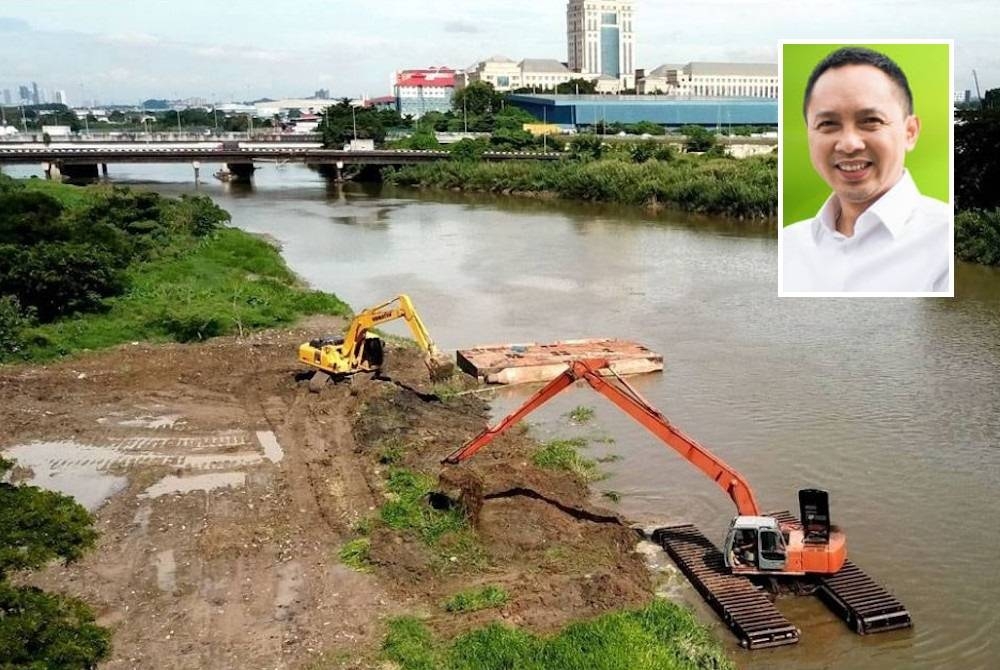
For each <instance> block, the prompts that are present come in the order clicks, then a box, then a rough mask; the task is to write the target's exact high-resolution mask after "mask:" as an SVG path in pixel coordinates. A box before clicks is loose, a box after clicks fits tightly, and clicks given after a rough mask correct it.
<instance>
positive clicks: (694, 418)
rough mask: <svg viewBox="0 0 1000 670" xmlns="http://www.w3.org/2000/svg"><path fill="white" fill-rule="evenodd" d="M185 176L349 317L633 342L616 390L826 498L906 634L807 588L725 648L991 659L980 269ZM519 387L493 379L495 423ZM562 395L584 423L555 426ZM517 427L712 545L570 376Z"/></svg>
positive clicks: (997, 446) (628, 220) (258, 180)
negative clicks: (858, 621)
mask: <svg viewBox="0 0 1000 670" xmlns="http://www.w3.org/2000/svg"><path fill="white" fill-rule="evenodd" d="M213 171H214V167H213V166H202V174H203V175H206V174H208V175H210V174H211V173H212V172H213ZM9 172H10V173H11V174H15V175H17V174H27V173H29V171H28V170H21V171H14V170H10V171H9ZM112 179H113V180H114V181H119V182H125V183H129V182H130V183H136V184H142V185H145V186H147V187H150V188H153V189H155V190H158V191H160V192H163V193H170V194H177V193H187V192H193V191H194V190H195V188H196V186H195V184H194V183H193V175H192V171H191V168H190V167H188V166H183V167H182V166H112ZM197 188H198V190H199V191H201V192H203V193H207V194H208V195H211V196H212V197H213V198H215V199H216V200H217V202H219V204H220V205H222V206H223V207H224V208H226V209H227V210H229V211H230V212H231V213H232V215H233V224H234V225H235V226H237V227H239V228H242V229H245V230H248V231H251V232H255V233H266V234H268V235H270V236H272V237H273V238H275V239H276V240H278V241H279V242H280V243H281V245H282V247H283V253H284V256H285V258H286V260H287V262H288V263H289V265H290V266H291V268H292V269H293V270H294V271H295V272H297V273H298V274H299V275H300V276H302V277H303V278H304V279H305V280H306V281H308V282H309V283H310V284H311V285H312V286H314V287H315V288H318V289H323V290H329V291H334V292H336V293H337V294H338V295H339V296H340V297H341V298H343V299H344V300H346V301H347V302H348V303H349V304H350V305H352V306H353V307H354V308H355V309H360V308H362V307H365V306H368V305H370V304H375V303H377V302H380V301H382V300H383V299H386V298H389V297H391V296H393V295H395V294H396V293H400V292H406V293H408V294H410V296H411V297H412V298H413V300H414V302H415V304H416V306H417V308H418V309H419V310H420V313H421V315H422V316H423V318H424V320H425V322H426V323H427V324H428V327H429V329H430V330H431V334H432V335H433V336H434V337H435V339H436V340H437V342H438V343H439V345H440V346H441V347H442V348H444V349H449V350H454V349H456V348H461V347H465V346H471V345H476V344H490V343H503V342H525V341H548V340H555V339H567V338H578V337H599V336H618V337H624V338H632V339H636V340H638V341H640V342H642V343H644V344H646V345H648V346H649V347H651V348H653V349H654V350H656V351H658V352H660V353H662V354H663V355H664V358H665V362H666V366H665V371H664V373H663V374H656V375H648V376H645V377H641V378H637V379H635V380H634V385H635V386H636V387H637V388H638V389H639V390H640V391H641V392H642V393H643V394H644V395H645V396H646V397H647V399H649V400H650V401H651V402H652V403H653V404H654V405H655V406H657V407H658V408H659V409H660V410H661V411H663V412H664V413H665V414H666V415H667V416H668V417H669V418H670V419H671V420H672V421H673V422H674V423H676V424H677V425H678V426H680V427H681V428H682V429H683V430H684V431H685V432H686V433H688V434H689V435H691V436H693V437H695V438H697V439H699V440H700V441H702V442H703V443H704V444H705V445H707V446H708V447H709V448H711V449H712V450H713V451H715V452H716V453H717V454H719V455H720V456H721V457H722V458H723V459H725V460H726V461H727V462H728V463H730V464H731V465H733V466H734V467H736V468H737V469H738V470H740V471H741V472H742V473H743V475H744V476H745V477H746V478H747V479H748V480H749V481H750V482H751V484H752V485H753V487H754V490H755V492H756V495H757V498H758V500H759V501H760V503H761V505H762V506H763V507H764V508H765V509H794V508H795V505H796V497H795V496H796V491H797V490H798V489H799V488H804V487H819V488H824V489H827V490H828V491H829V492H830V501H831V514H832V516H833V520H834V522H835V523H838V524H839V525H841V526H842V527H843V528H844V529H845V530H846V531H847V534H848V542H849V552H850V555H851V557H852V558H853V560H854V561H855V562H856V563H857V564H858V565H860V566H861V567H862V568H863V569H865V570H866V571H867V572H868V573H869V574H871V575H872V576H873V577H875V579H876V580H877V581H880V582H882V583H884V584H885V585H886V586H888V587H889V588H890V590H892V591H893V592H894V593H895V594H896V595H897V596H898V597H899V599H900V600H901V601H902V602H903V603H904V604H906V605H907V606H908V608H909V609H910V612H911V614H912V615H913V618H914V622H915V626H914V628H913V629H912V630H911V631H905V632H893V633H887V634H884V635H876V636H870V637H864V638H863V637H859V636H856V635H854V634H853V633H851V632H850V631H849V630H848V629H847V627H846V626H844V624H843V623H841V622H840V621H839V620H838V619H836V618H834V616H833V615H832V614H830V613H829V612H828V611H827V610H826V608H825V607H823V606H822V605H821V604H820V603H819V602H818V601H816V600H815V599H812V598H799V599H789V600H782V601H779V607H780V609H782V611H783V612H784V613H785V614H786V616H788V618H789V619H790V620H791V621H793V622H794V623H795V624H796V625H798V626H799V627H800V628H801V629H802V641H801V642H800V643H799V644H798V645H796V646H794V647H790V648H782V649H777V650H765V651H761V652H753V653H745V652H736V653H735V658H736V659H737V661H738V663H739V665H740V666H741V667H747V668H770V667H782V668H897V667H899V668H902V667H907V668H945V667H954V668H987V667H996V666H995V665H994V664H995V663H996V662H997V661H996V659H997V658H1000V614H998V609H1000V524H998V522H997V512H998V511H1000V505H998V503H997V494H998V482H1000V270H995V269H988V268H982V267H978V266H973V265H967V264H958V267H957V288H956V291H957V294H958V296H959V297H958V298H956V299H953V300H948V299H791V298H786V299H779V298H777V297H776V284H777V276H776V275H777V263H776V254H777V246H776V242H775V241H774V239H773V234H772V233H771V231H770V230H769V229H764V228H760V229H755V228H754V227H753V226H748V225H745V224H736V223H732V222H725V221H712V220H707V221H706V220H689V219H688V218H687V217H684V216H678V215H668V214H662V213H661V214H660V215H658V216H654V215H649V214H646V213H644V212H642V211H639V210H635V209H621V208H614V207H602V206H580V205H576V204H573V203H557V202H537V201H525V200H517V199H510V198H491V197H485V196H483V197H469V196H464V195H460V194H450V193H445V194H436V195H431V194H419V193H416V192H413V191H392V190H389V189H384V190H364V189H361V188H358V187H356V186H351V187H348V188H341V187H339V186H335V185H328V184H326V182H325V181H324V179H323V178H322V177H320V176H319V175H318V174H316V173H315V172H312V171H310V170H307V169H306V168H304V167H301V166H292V165H289V166H273V165H270V166H264V167H263V168H262V169H260V170H259V171H258V172H257V174H256V177H255V183H254V185H253V187H246V186H239V185H233V184H222V183H219V182H216V181H214V180H212V179H211V178H209V180H208V181H207V182H205V181H203V183H202V184H201V185H200V186H198V187H197ZM397 326H398V324H397ZM387 330H389V331H390V332H396V333H399V334H405V329H399V328H397V327H396V326H393V327H390V328H387ZM289 355H292V354H291V352H290V354H289ZM533 390H534V389H533V388H510V389H505V390H503V391H501V392H499V393H498V394H497V395H496V399H495V401H494V412H495V414H496V415H498V416H499V415H502V414H504V413H506V412H507V411H509V410H510V409H512V408H513V407H515V406H516V405H517V404H519V403H520V402H521V401H523V400H524V399H525V398H526V397H527V395H529V394H530V393H531V392H532V391H533ZM578 405H584V406H587V407H591V408H593V409H594V410H595V417H594V419H593V420H591V421H590V422H588V423H586V424H585V425H573V424H572V423H571V422H570V421H569V419H568V418H567V416H566V414H567V413H568V412H569V411H570V410H571V409H573V408H574V407H576V406H578ZM531 421H532V422H533V424H534V426H535V428H534V430H535V432H536V434H537V435H538V436H539V437H540V438H542V439H549V438H554V437H573V436H583V437H587V438H589V439H590V442H591V446H590V447H588V449H587V451H588V453H589V455H591V456H593V457H599V456H604V455H609V454H614V455H616V456H618V457H619V458H618V460H615V461H612V462H608V463H606V464H603V465H602V466H601V467H602V468H603V470H604V471H605V472H606V473H607V474H608V476H607V478H606V479H604V480H602V481H599V482H597V483H596V484H594V487H595V489H596V490H597V491H598V492H604V491H614V492H617V493H619V494H620V502H618V503H617V507H618V508H619V509H620V510H621V511H622V512H623V513H624V514H625V515H626V516H628V517H629V518H630V519H633V520H635V521H637V522H639V523H641V524H642V525H644V526H647V527H652V526H655V525H657V524H659V525H663V524H666V523H670V522H680V521H690V522H693V523H695V524H697V525H698V526H699V527H701V528H702V529H703V530H704V531H705V532H706V534H707V535H709V536H710V537H711V538H712V539H713V540H715V541H716V542H721V540H722V536H723V533H724V530H725V527H726V525H727V523H728V521H729V519H730V517H731V515H732V513H733V508H732V504H731V502H730V501H729V500H728V499H727V498H726V497H725V496H724V495H723V494H722V493H721V492H720V491H719V490H718V489H717V488H715V486H714V485H713V484H711V483H710V482H708V481H707V480H705V479H704V478H703V477H702V476H701V475H700V474H699V473H698V472H697V471H695V470H694V469H693V468H692V467H691V466H689V465H687V464H686V463H685V462H684V461H683V460H682V459H680V458H679V457H678V456H677V455H676V454H674V453H673V452H671V451H668V450H667V449H665V448H664V447H663V446H661V445H660V444H659V443H658V442H657V441H656V440H655V439H654V438H652V437H650V436H648V435H647V434H646V433H645V432H644V431H643V429H642V428H640V427H639V426H638V425H636V424H634V423H633V422H632V421H631V420H630V419H628V418H627V417H625V416H624V415H623V414H620V413H619V412H618V410H616V409H615V408H614V407H613V406H612V405H610V403H608V402H606V401H605V400H604V399H603V398H601V397H600V396H599V395H597V394H595V393H594V392H592V391H590V390H589V389H586V388H579V389H572V390H571V391H570V392H567V393H564V394H563V395H562V396H561V397H558V398H556V399H555V400H554V401H553V402H551V403H549V404H548V405H547V406H546V407H544V408H543V409H542V410H540V411H539V412H537V413H536V415H534V416H533V417H531ZM457 446H459V445H456V447H457ZM608 505H609V506H612V505H614V504H613V503H611V502H610V501H609V502H608ZM689 591H690V593H689V594H688V595H689V596H690V598H691V600H692V602H693V603H694V604H695V606H696V607H697V608H698V609H699V611H701V613H702V615H703V619H704V620H705V621H706V622H714V621H715V619H714V616H713V615H711V613H710V612H709V611H708V610H707V609H706V608H704V606H703V605H700V603H699V602H698V598H697V597H696V596H695V595H694V593H693V591H691V590H690V589H689ZM720 634H721V635H722V637H724V638H726V639H729V636H728V633H726V632H725V631H724V630H722V631H720Z"/></svg>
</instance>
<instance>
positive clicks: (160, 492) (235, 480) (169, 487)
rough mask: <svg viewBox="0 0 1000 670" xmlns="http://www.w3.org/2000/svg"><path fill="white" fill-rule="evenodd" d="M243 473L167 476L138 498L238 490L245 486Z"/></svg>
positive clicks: (245, 480)
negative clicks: (192, 492)
mask: <svg viewBox="0 0 1000 670" xmlns="http://www.w3.org/2000/svg"><path fill="white" fill-rule="evenodd" d="M246 483H247V473H245V472H208V473H205V474H201V475H189V476H187V477H177V476H176V475H169V476H167V477H164V478H163V479H161V480H160V481H158V482H156V483H155V484H153V485H152V486H150V487H149V488H148V489H146V490H145V491H143V492H142V493H140V494H139V497H140V498H159V497H160V496H165V495H170V494H172V493H190V492H191V491H205V492H206V493H207V492H209V491H212V490H214V489H219V488H240V487H242V486H246Z"/></svg>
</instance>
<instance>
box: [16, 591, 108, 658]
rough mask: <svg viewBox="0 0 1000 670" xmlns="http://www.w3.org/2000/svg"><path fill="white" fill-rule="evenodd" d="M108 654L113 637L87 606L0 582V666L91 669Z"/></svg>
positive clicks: (70, 599) (72, 599)
mask: <svg viewBox="0 0 1000 670" xmlns="http://www.w3.org/2000/svg"><path fill="white" fill-rule="evenodd" d="M110 652H111V633H110V632H109V631H108V630H107V629H105V628H101V627H100V626H98V625H96V624H95V623H94V614H93V612H91V610H90V608H89V607H87V605H86V604H85V603H83V602H82V601H80V600H77V599H76V598H68V597H65V596H59V595H55V594H50V593H45V592H44V591H41V590H39V589H36V588H30V587H20V588H18V587H13V586H10V585H9V584H6V583H4V582H0V659H2V660H0V667H3V668H12V669H13V668H25V669H26V670H43V669H45V670H89V669H91V668H96V667H97V663H98V662H99V661H101V660H103V659H105V658H107V657H108V654H109V653H110Z"/></svg>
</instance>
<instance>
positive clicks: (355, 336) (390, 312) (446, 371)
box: [299, 294, 455, 393]
mask: <svg viewBox="0 0 1000 670" xmlns="http://www.w3.org/2000/svg"><path fill="white" fill-rule="evenodd" d="M395 319H404V320H405V321H406V325H408V326H409V327H410V330H411V331H412V332H413V338H414V339H415V340H416V341H417V344H418V345H419V346H420V348H421V349H423V351H424V363H425V364H426V365H427V369H428V370H429V371H430V374H431V379H441V378H444V377H448V376H450V375H451V373H452V371H453V370H454V367H455V366H454V365H453V364H452V363H451V361H449V360H448V359H447V358H446V357H445V356H444V355H443V354H441V353H440V352H439V351H438V349H437V347H435V346H434V342H433V341H431V337H430V335H429V334H428V333H427V328H425V327H424V323H423V321H421V320H420V316H419V315H417V310H416V309H414V307H413V303H412V302H411V301H410V298H409V296H407V295H405V294H400V295H397V296H396V297H395V298H393V299H392V300H389V301H388V302H384V303H382V304H381V305H376V306H375V307H369V308H368V309H366V310H363V311H362V312H359V313H358V314H357V315H355V317H354V319H352V320H351V324H350V325H349V326H348V328H347V332H346V333H344V336H343V337H326V338H318V339H314V340H310V341H309V342H306V343H304V344H302V345H300V346H299V361H301V362H302V363H305V364H306V365H308V366H310V367H312V368H315V370H316V372H314V373H313V376H312V378H311V379H310V380H309V390H310V391H312V392H314V393H318V392H319V391H320V390H321V389H322V388H323V386H325V385H326V383H327V382H328V381H329V380H330V379H331V378H332V379H334V380H338V379H342V378H344V377H347V376H349V375H353V374H356V373H358V372H376V373H377V372H378V371H379V370H380V369H381V368H382V361H383V358H384V352H385V346H384V343H383V342H382V338H380V337H379V336H378V335H376V334H375V333H372V332H371V329H372V328H374V327H375V326H378V325H380V324H383V323H388V322H389V321H393V320H395Z"/></svg>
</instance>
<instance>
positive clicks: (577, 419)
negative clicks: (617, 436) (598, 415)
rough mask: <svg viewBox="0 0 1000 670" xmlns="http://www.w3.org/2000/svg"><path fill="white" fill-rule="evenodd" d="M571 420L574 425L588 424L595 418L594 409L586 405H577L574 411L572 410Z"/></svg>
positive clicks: (570, 413)
mask: <svg viewBox="0 0 1000 670" xmlns="http://www.w3.org/2000/svg"><path fill="white" fill-rule="evenodd" d="M567 416H569V420H570V421H572V422H573V423H587V422H588V421H590V420H591V419H593V418H594V408H593V407H587V406H585V405H577V406H576V407H574V408H573V409H572V410H570V412H569V414H568V415H567Z"/></svg>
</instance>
